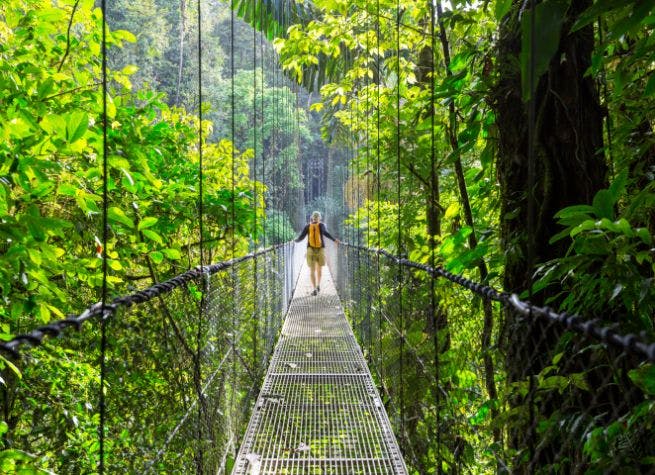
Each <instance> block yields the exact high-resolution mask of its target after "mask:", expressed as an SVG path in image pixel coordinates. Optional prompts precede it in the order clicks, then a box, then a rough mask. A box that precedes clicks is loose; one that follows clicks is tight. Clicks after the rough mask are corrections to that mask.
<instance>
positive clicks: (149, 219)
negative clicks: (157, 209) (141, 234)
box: [138, 216, 159, 231]
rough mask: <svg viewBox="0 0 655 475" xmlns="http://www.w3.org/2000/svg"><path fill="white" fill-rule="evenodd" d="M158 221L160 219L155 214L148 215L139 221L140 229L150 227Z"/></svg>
mask: <svg viewBox="0 0 655 475" xmlns="http://www.w3.org/2000/svg"><path fill="white" fill-rule="evenodd" d="M157 221H159V220H158V219H157V218H155V217H153V216H148V217H147V218H143V219H142V220H141V221H139V226H138V229H139V231H141V230H143V229H147V228H150V227H152V226H154V225H155V224H157Z"/></svg>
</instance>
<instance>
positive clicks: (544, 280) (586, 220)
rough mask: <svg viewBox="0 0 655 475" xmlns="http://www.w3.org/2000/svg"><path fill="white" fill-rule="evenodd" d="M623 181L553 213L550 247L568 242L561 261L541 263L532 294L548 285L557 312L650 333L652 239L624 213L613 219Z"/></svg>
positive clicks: (653, 300)
mask: <svg viewBox="0 0 655 475" xmlns="http://www.w3.org/2000/svg"><path fill="white" fill-rule="evenodd" d="M625 182H626V176H625V174H623V175H621V176H619V177H618V178H617V179H616V180H615V181H614V183H613V184H612V186H610V187H609V188H608V189H606V190H600V191H599V192H598V193H596V196H595V197H594V200H593V203H592V204H591V205H576V206H570V207H567V208H564V209H563V210H561V211H559V212H558V213H557V218H558V222H559V224H561V225H562V226H564V229H563V230H562V231H561V232H560V233H558V234H557V235H555V236H553V238H551V242H557V241H559V240H562V239H565V238H569V239H570V240H571V244H570V246H569V250H568V252H567V255H566V256H564V257H562V258H559V259H557V260H554V261H552V262H549V263H546V264H544V266H543V267H542V268H541V269H540V274H541V278H540V279H539V281H538V282H537V283H536V284H535V285H536V287H535V289H536V290H541V289H544V288H547V287H548V286H551V285H554V286H555V287H556V288H561V292H560V293H557V294H556V295H554V296H553V297H551V299H552V300H556V301H558V302H561V305H562V307H563V308H566V309H568V310H571V311H577V310H578V309H585V312H589V313H591V314H604V315H606V316H607V317H606V318H608V319H610V320H614V318H616V317H618V316H619V315H620V318H621V323H622V324H624V325H625V327H624V328H629V329H631V330H632V331H634V330H637V329H640V330H643V329H645V328H648V329H649V330H651V331H652V329H653V326H652V325H653V323H652V319H651V317H652V309H653V305H654V303H655V293H654V292H653V285H652V282H653V272H654V271H655V267H654V266H655V262H654V261H653V256H652V252H651V248H652V245H653V240H652V236H651V234H650V232H649V230H648V229H647V228H644V227H638V226H634V225H633V224H631V223H630V221H629V220H628V218H627V217H626V216H625V215H626V212H623V213H620V212H619V213H618V214H617V211H616V209H617V206H618V202H619V200H620V198H621V197H622V196H625ZM622 214H623V215H624V216H622ZM628 217H629V216H628ZM614 316H616V317H614Z"/></svg>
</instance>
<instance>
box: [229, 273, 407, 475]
mask: <svg viewBox="0 0 655 475" xmlns="http://www.w3.org/2000/svg"><path fill="white" fill-rule="evenodd" d="M324 269H325V270H324V275H323V281H322V286H321V293H320V294H319V295H318V296H316V297H314V296H312V295H310V292H311V290H312V287H311V283H310V281H309V276H308V275H307V274H308V272H307V268H306V267H305V266H303V269H302V272H301V273H300V276H301V277H300V279H299V282H298V287H297V289H296V293H295V296H294V298H293V301H292V302H291V306H290V308H289V313H288V315H287V318H286V321H285V323H284V326H283V328H282V335H281V336H280V340H279V342H278V345H277V347H276V348H275V352H274V354H273V358H272V360H271V364H270V366H269V368H268V373H267V375H266V378H265V380H264V385H263V387H262V389H261V392H260V394H259V398H258V400H257V404H256V406H255V408H254V410H253V415H252V418H251V419H250V424H249V425H248V430H247V432H246V435H245V438H244V441H243V444H242V446H241V450H240V452H239V456H238V458H237V461H236V464H235V469H234V471H233V474H249V475H269V474H278V475H281V474H285V475H287V474H288V475H291V474H294V475H295V474H308V475H309V474H312V475H313V474H321V475H337V474H339V475H355V474H406V473H407V469H406V468H405V464H404V462H403V459H402V456H401V455H400V451H399V449H398V445H397V443H396V439H395V437H394V435H393V432H392V430H391V425H390V423H389V419H388V417H387V414H386V412H385V409H384V406H383V405H382V403H381V401H380V396H379V394H378V392H377V389H376V388H375V385H374V384H373V380H372V379H371V374H370V372H369V370H368V367H367V366H366V362H365V360H364V357H363V355H362V352H361V350H360V348H359V346H358V345H357V342H356V341H355V337H354V336H353V333H352V330H351V329H350V326H349V325H348V322H347V321H346V317H345V315H344V313H343V310H342V308H341V304H340V302H339V298H338V296H337V293H336V290H335V287H334V284H333V282H332V279H331V277H330V275H329V272H328V271H327V268H324Z"/></svg>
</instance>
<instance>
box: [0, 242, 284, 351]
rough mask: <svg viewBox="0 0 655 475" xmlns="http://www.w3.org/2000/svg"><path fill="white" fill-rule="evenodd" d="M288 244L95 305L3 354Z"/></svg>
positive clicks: (3, 346)
mask: <svg viewBox="0 0 655 475" xmlns="http://www.w3.org/2000/svg"><path fill="white" fill-rule="evenodd" d="M286 244H287V243H280V244H276V245H274V246H270V247H267V248H264V249H260V250H258V251H255V252H252V253H250V254H246V255H244V256H241V257H235V258H233V259H229V260H227V261H222V262H217V263H215V264H210V265H206V266H196V267H194V268H193V269H190V270H188V271H186V272H184V273H182V274H179V275H177V276H175V277H172V278H171V279H168V280H166V281H164V282H158V283H156V284H154V285H151V286H150V287H148V288H146V289H143V290H138V291H136V292H133V293H131V294H128V295H123V296H120V297H116V298H114V299H113V300H112V301H111V302H110V303H108V304H106V305H105V306H104V308H103V305H102V302H97V303H94V304H93V305H91V306H89V307H87V308H86V309H85V310H84V311H83V312H82V313H80V314H79V315H70V316H68V317H67V318H65V319H62V320H58V321H56V322H53V323H49V324H47V325H43V326H40V327H37V328H35V329H33V330H31V331H29V332H27V333H23V334H21V335H16V336H15V337H13V338H12V339H11V340H9V341H6V342H0V351H2V352H5V353H8V354H10V355H11V356H13V357H14V358H19V357H20V351H21V348H22V347H23V346H25V345H29V346H30V347H34V346H38V345H40V344H41V343H43V339H44V338H45V337H46V336H48V337H57V336H59V335H61V334H62V333H63V332H64V331H65V330H67V329H68V328H70V327H75V329H77V330H79V329H80V328H81V326H82V324H83V323H84V322H86V321H87V320H91V319H95V318H98V317H101V318H102V319H107V318H109V317H111V316H112V315H113V314H114V313H116V311H117V310H118V309H119V308H121V307H124V308H129V307H131V306H132V305H134V304H140V303H144V302H148V301H150V300H152V299H153V298H155V297H158V296H160V295H163V294H167V293H169V292H171V291H173V290H175V289H177V288H179V287H181V286H183V285H185V284H187V283H189V282H191V281H193V280H195V279H199V278H201V277H202V276H203V275H206V276H211V275H214V274H216V273H217V272H220V271H221V270H224V269H229V268H230V267H233V266H235V265H237V264H239V263H241V262H244V261H247V260H250V259H254V258H256V257H259V256H262V255H264V254H268V253H270V252H273V251H275V250H277V249H279V248H281V247H283V246H285V245H286Z"/></svg>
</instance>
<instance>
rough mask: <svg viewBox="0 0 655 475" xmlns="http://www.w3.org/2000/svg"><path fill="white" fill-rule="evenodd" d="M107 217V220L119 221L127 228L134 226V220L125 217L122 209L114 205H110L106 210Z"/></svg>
mask: <svg viewBox="0 0 655 475" xmlns="http://www.w3.org/2000/svg"><path fill="white" fill-rule="evenodd" d="M107 217H108V218H109V220H111V221H116V222H118V223H121V224H123V225H125V226H127V227H128V228H134V222H133V221H132V220H131V219H130V218H128V217H127V215H126V214H125V212H124V211H123V210H122V209H120V208H118V207H116V206H112V207H111V208H109V209H108V210H107Z"/></svg>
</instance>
